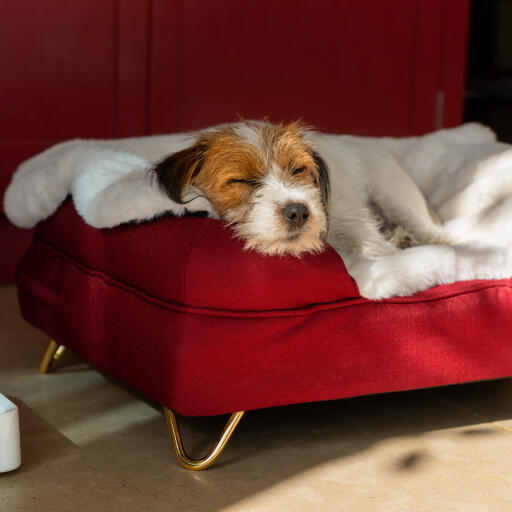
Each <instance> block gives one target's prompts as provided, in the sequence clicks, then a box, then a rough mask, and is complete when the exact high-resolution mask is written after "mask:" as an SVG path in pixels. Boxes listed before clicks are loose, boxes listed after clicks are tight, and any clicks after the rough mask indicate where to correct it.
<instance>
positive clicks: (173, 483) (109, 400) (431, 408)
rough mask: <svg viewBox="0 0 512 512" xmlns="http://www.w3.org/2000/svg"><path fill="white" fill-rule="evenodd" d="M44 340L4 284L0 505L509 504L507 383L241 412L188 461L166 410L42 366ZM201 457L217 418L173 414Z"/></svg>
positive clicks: (507, 507)
mask: <svg viewBox="0 0 512 512" xmlns="http://www.w3.org/2000/svg"><path fill="white" fill-rule="evenodd" d="M46 341H47V340H46V336H45V335H44V334H42V333H40V332H38V331H37V330H36V329H34V328H32V327H30V326H28V325H27V324H26V323H25V322H24V321H23V320H21V318H20V317H19V313H18V310H17V306H16V294H15V290H14V288H13V287H0V353H2V354H3V355H2V357H1V359H0V392H2V393H4V394H6V395H7V396H9V397H10V398H11V399H13V400H14V401H15V402H16V403H17V404H18V406H19V408H20V422H21V434H22V458H23V463H22V466H21V468H20V469H19V470H17V471H15V472H12V473H5V474H1V475H0V510H1V511H2V512H14V511H20V512H26V511H28V512H32V511H34V512H46V511H52V512H58V511H61V510H62V511H70V510H71V511H75V510H76V511H77V512H79V511H80V512H81V511H94V512H98V511H101V512H103V511H120V512H131V511H146V510H148V511H153V510H158V511H167V510H169V511H173V512H175V511H177V512H180V511H186V512H189V511H190V512H195V511H198V512H211V511H229V512H238V511H244V512H248V511H257V512H266V511H269V512H276V511H281V510H282V511H286V512H293V511H298V512H299V511H308V512H311V511H313V512H314V511H327V512H329V511H337V512H338V511H350V512H358V511H361V512H370V511H378V512H381V511H382V512H388V511H389V512H402V511H403V512H414V511H418V512H432V511H436V512H437V511H440V512H452V511H453V512H491V511H492V512H495V511H500V512H501V511H503V512H508V511H512V467H511V464H510V460H512V432H509V431H508V430H507V429H506V428H503V427H507V426H508V425H511V423H512V401H511V397H512V393H511V391H512V381H511V380H502V381H495V382H488V383H479V384H471V385H464V386H456V387H450V388H441V389H435V390H423V391H414V392H407V393H394V394H388V395H379V396H372V397H362V398H355V399H349V400H338V401H332V402H323V403H314V404H304V405H297V406H288V407H279V408H275V409H266V410H260V411H253V412H249V413H247V414H246V415H245V416H244V418H243V419H242V422H241V423H240V426H239V428H238V429H237V431H236V432H235V434H234V436H233V438H232V440H231V441H230V444H229V445H228V447H227V449H226V451H225V452H224V453H223V455H222V456H221V458H220V459H219V461H218V463H216V465H215V466H213V468H211V469H210V470H208V471H204V472H200V473H194V472H188V471H185V470H183V469H182V468H181V467H180V466H179V465H178V464H177V463H176V461H175V459H174V456H173V454H172V451H171V447H170V444H169V439H168V435H167V431H166V426H165V421H164V417H163V414H162V412H161V410H160V408H159V407H158V406H157V405H156V404H154V403H151V402H150V401H148V400H146V399H144V397H141V396H140V395H138V394H137V393H135V392H134V391H133V390H131V389H128V388H126V387H124V386H123V385H121V384H120V383H118V382H115V381H113V380H111V379H109V378H108V377H106V376H104V375H102V374H100V373H99V372H97V371H96V370H94V369H91V368H90V367H89V366H88V365H87V364H84V363H83V362H81V361H80V360H79V359H78V358H77V357H76V356H74V355H73V354H71V353H67V354H66V355H65V359H64V360H63V361H62V362H61V363H59V370H58V371H57V372H55V373H53V374H49V375H40V374H38V372H37V366H38V363H39V358H40V356H41V354H42V351H43V349H44V347H45V344H46ZM180 420H181V425H182V431H183V436H184V439H185V442H186V445H187V448H188V449H189V450H190V451H191V452H192V454H197V455H199V454H200V453H202V452H204V451H205V450H206V449H207V448H208V447H209V445H210V443H211V442H212V440H213V439H214V438H215V437H216V435H217V434H218V432H219V430H220V429H221V427H222V425H223V422H224V421H225V417H220V418H180Z"/></svg>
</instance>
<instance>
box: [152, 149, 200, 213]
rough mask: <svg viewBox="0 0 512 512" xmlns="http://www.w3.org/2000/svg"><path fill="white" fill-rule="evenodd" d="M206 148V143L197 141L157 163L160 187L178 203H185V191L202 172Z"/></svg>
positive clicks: (157, 177) (156, 173) (156, 170)
mask: <svg viewBox="0 0 512 512" xmlns="http://www.w3.org/2000/svg"><path fill="white" fill-rule="evenodd" d="M206 150H207V146H206V144H201V143H197V144H195V145H194V146H192V147H190V148H187V149H183V150H181V151H178V152H177V153H173V154H172V155H169V156H167V157H165V158H164V159H163V160H162V161H161V162H159V163H158V164H156V166H155V169H154V171H155V175H156V179H157V181H158V184H159V185H160V188H161V189H162V190H163V191H164V192H165V193H166V194H167V195H168V196H169V197H170V198H171V199H172V200H173V201H175V202H176V203H183V201H182V198H181V196H182V193H183V191H184V190H185V189H186V188H188V186H189V185H190V183H191V181H192V180H193V179H194V177H195V176H197V175H198V174H199V173H200V172H201V167H202V165H203V163H204V159H205V157H206Z"/></svg>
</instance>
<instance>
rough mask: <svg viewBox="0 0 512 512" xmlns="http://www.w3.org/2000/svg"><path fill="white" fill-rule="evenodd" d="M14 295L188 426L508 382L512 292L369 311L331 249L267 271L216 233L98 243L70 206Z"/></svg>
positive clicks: (473, 290) (31, 313)
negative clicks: (199, 420)
mask: <svg viewBox="0 0 512 512" xmlns="http://www.w3.org/2000/svg"><path fill="white" fill-rule="evenodd" d="M17 280H18V284H19V297H20V305H21V311H22V313H23V315H24V317H25V318H26V319H27V320H28V321H30V322H31V323H33V324H34V325H36V326H38V327H39V328H40V329H42V330H43V331H45V332H46V333H47V334H48V335H49V336H51V337H53V338H54V339H55V340H56V341H58V342H60V343H62V344H64V345H66V346H68V347H69V348H71V349H73V350H75V351H76V352H77V353H79V354H80V355H82V357H84V358H85V359H87V360H89V361H90V362H92V363H93V364H94V365H96V366H97V367H98V368H100V369H101V370H103V371H105V372H107V373H109V374H111V375H112V376H114V377H116V378H118V379H120V380H122V381H124V382H126V383H128V384H129V385H131V386H133V387H135V388H136V389H138V390H139V391H141V392H143V393H145V394H147V395H148V396H149V397H151V398H152V399H153V400H156V401H157V402H160V403H161V404H163V405H166V406H167V407H170V408H172V409H174V410H177V411H178V412H180V413H182V414H188V415H210V414H222V413H226V412H232V411H237V410H248V409H257V408H262V407H269V406H275V405H283V404H290V403H298V402H308V401H316V400H327V399H334V398H343V397H348V396H356V395H362V394H369V393H383V392H388V391H398V390H403V389H414V388H420V387H428V386H439V385H443V384H454V383H459V382H468V381H472V380H481V379H490V378H498V377H504V376H509V375H511V374H512V344H510V342H509V339H510V324H509V319H510V318H511V317H512V315H511V313H512V287H511V281H510V280H499V281H491V280H489V281H467V282H463V283H454V284H451V285H444V286H438V287H435V288H432V289H430V290H426V291H424V292H421V293H418V294H416V295H414V296H412V297H402V298H395V299H388V300H385V301H381V302H374V301H369V300H366V299H363V298H361V297H359V296H358V294H357V290H356V288H355V285H354V283H353V281H352V280H351V279H350V277H349V276H348V275H347V273H346V270H345V267H344V265H343V262H342V261H341V259H340V258H339V257H338V256H337V255H336V253H334V251H332V250H331V249H329V250H327V251H326V252H325V253H323V254H319V255H315V256H310V257H307V258H305V259H303V260H296V259H293V258H265V257H263V256H260V255H258V254H254V253H247V252H245V251H243V250H242V246H241V243H240V242H239V241H237V240H234V239H233V238H232V234H231V232H230V231H229V230H228V229H226V228H225V227H224V224H222V223H221V222H219V221H213V220H208V219H199V218H183V219H174V218H165V219H160V220H158V221H156V222H152V223H147V224H144V225H139V226H124V227H120V228H116V229H113V230H102V231H98V230H94V229H92V228H90V227H88V226H86V225H85V224H84V223H83V222H82V221H81V220H80V219H79V218H78V217H77V215H76V213H75V212H74V210H73V208H72V206H71V205H70V204H69V203H68V204H66V205H64V206H63V208H61V210H60V211H59V212H58V213H57V214H56V215H54V216H53V217H52V218H50V219H48V220H47V221H46V222H44V223H43V224H41V225H40V226H39V227H38V229H37V233H36V239H35V240H34V243H33V244H32V247H31V248H30V250H29V252H28V253H27V254H26V256H25V257H24V259H23V261H22V263H21V265H20V267H19V269H18V273H17Z"/></svg>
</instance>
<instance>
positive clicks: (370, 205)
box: [153, 121, 448, 259]
mask: <svg viewBox="0 0 512 512" xmlns="http://www.w3.org/2000/svg"><path fill="white" fill-rule="evenodd" d="M153 171H154V175H155V177H156V180H157V182H158V184H159V186H160V187H161V189H162V190H163V191H164V192H165V194H167V195H168V196H169V197H170V198H171V199H172V200H173V201H175V202H177V203H184V199H183V198H184V196H185V194H186V193H187V191H188V190H189V189H190V188H191V187H196V188H197V189H199V190H200V191H201V193H202V194H204V196H205V197H206V198H207V199H208V200H209V201H210V203H211V204H212V206H213V208H214V209H215V211H216V212H217V213H218V215H219V216H220V217H221V218H223V219H225V220H226V221H227V222H228V223H230V224H231V225H232V226H233V229H234V231H235V233H236V235H237V236H238V237H240V238H241V239H243V240H244V242H245V247H246V249H253V250H256V251H258V252H260V253H263V254H266V255H285V254H291V255H293V256H297V257H300V256H302V255H303V254H305V253H309V252H319V251H322V250H323V249H324V247H325V243H326V242H328V243H329V244H330V245H332V246H333V247H334V248H335V249H336V250H337V251H338V252H339V253H340V254H341V256H342V257H343V258H347V259H348V258H350V257H351V256H353V255H358V256H361V255H362V256H365V257H367V258H377V257H381V256H387V255H391V254H393V253H394V252H395V251H397V250H399V249H404V248H407V247H410V246H414V245H425V244H434V243H448V241H447V239H446V236H445V233H444V232H443V230H442V227H441V226H440V225H439V222H438V221H437V219H436V216H435V214H433V212H432V210H431V209H430V207H429V205H428V204H427V202H426V200H425V198H424V196H423V194H422V193H421V191H420V189H419V188H418V187H417V185H416V184H415V183H414V181H413V180H412V178H411V177H410V176H409V175H408V174H407V172H406V171H405V170H404V169H403V167H402V166H401V165H400V163H399V161H398V160H397V158H396V157H395V156H394V154H393V151H392V148H390V147H389V146H388V145H386V139H378V138H362V137H352V136H346V135H343V136H342V135H329V134H322V133H317V132H315V131H314V130H312V129H311V128H309V127H307V126H305V125H304V124H302V123H300V122H292V123H289V124H271V123H268V122H256V121H241V122H239V123H233V124H227V125H222V126H219V127H214V128H211V129H207V130H204V131H202V132H199V134H198V135H197V138H196V140H195V143H193V144H192V145H191V146H190V147H188V148H185V149H183V150H181V151H178V152H176V153H173V154H171V155H169V156H167V157H165V158H164V159H162V160H161V161H159V162H158V163H157V164H156V165H155V166H154V169H153Z"/></svg>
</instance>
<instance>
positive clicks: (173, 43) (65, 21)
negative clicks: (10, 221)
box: [0, 0, 469, 280]
mask: <svg viewBox="0 0 512 512" xmlns="http://www.w3.org/2000/svg"><path fill="white" fill-rule="evenodd" d="M468 11H469V6H468V1H467V0H390V1H387V2H376V1H374V0H360V1H358V2H353V1H350V0H317V1H314V2H313V1H311V0H293V1H292V0H282V1H279V2H275V1H272V0H260V1H258V2H240V1H237V0H222V1H219V2H210V1H207V0H87V1H85V0H84V1H78V2H68V1H67V0H53V1H52V2H41V1H40V0H20V1H18V2H15V3H12V2H7V1H4V2H2V23H1V24H0V77H1V79H0V98H1V112H2V116H1V119H2V122H1V123H0V145H1V151H2V159H1V160H0V194H3V191H4V190H5V187H6V186H7V183H8V181H9V177H10V175H11V174H12V172H13V171H14V170H15V168H16V166H17V165H18V164H19V162H21V161H22V160H24V159H25V158H27V157H29V156H30V155H32V154H34V153H37V152H39V151H41V150H43V149H44V148H45V147H48V146H50V145H52V144H55V143H56V142H58V141H61V140H64V139H69V138H75V137H96V138H109V137H125V136H132V135H142V134H147V133H165V132H173V131H181V130H188V129H195V128H200V127H202V126H207V125H211V124H215V123H219V122H225V121H232V120H235V119H236V118H237V116H238V115H241V116H244V117H246V118H261V117H269V118H270V119H271V120H274V121H279V120H282V119H294V118H298V117H300V118H302V119H304V120H305V121H307V122H309V123H311V124H313V125H315V126H317V127H318V128H319V129H321V130H324V131H332V132H344V133H358V134H368V135H370V134H371V135H409V134H418V133H424V132H426V131H429V130H433V129H435V128H438V127H441V126H452V125H456V124H458V123H459V122H460V121H461V118H462V91H463V85H464V73H465V55H466V31H467V22H468ZM5 224H6V220H5V218H3V219H0V234H4V236H3V237H2V240H3V241H4V243H3V244H1V245H0V247H3V246H4V244H5V243H7V244H11V246H10V248H9V250H8V251H7V250H6V249H1V248H0V251H1V252H0V279H1V280H6V279H10V278H11V276H12V268H13V265H14V262H15V260H16V258H17V257H18V254H19V252H20V250H21V245H23V244H21V245H20V241H19V240H23V238H24V237H23V235H20V236H18V235H17V236H16V237H15V236H13V234H12V231H10V235H7V232H6V231H5V229H6V225H5ZM2 230H4V231H2ZM8 236H9V238H10V239H7V237H8ZM15 238H16V240H15ZM24 243H26V237H25V242H24ZM13 244H14V246H16V247H19V249H16V248H15V249H13V247H12V245H13Z"/></svg>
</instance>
